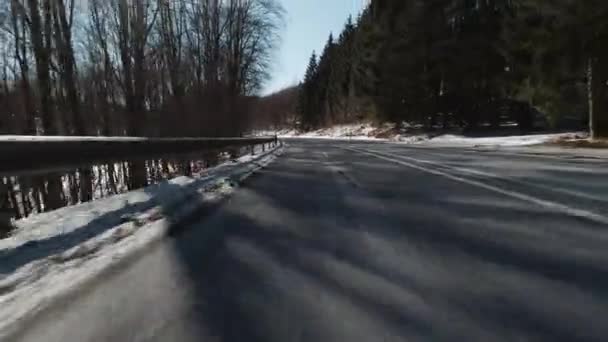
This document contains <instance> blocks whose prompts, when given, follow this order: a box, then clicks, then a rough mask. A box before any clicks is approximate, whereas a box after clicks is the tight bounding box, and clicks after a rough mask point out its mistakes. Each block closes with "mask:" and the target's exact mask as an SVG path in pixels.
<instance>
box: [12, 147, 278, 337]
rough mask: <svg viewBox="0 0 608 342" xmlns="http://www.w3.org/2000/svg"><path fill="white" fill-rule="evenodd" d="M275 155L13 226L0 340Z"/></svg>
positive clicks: (163, 233) (230, 164)
mask: <svg viewBox="0 0 608 342" xmlns="http://www.w3.org/2000/svg"><path fill="white" fill-rule="evenodd" d="M280 153H281V149H276V150H273V151H269V152H267V153H265V154H259V155H257V156H251V155H247V156H244V157H242V158H239V159H238V160H236V161H234V162H228V163H226V164H222V165H220V166H218V167H215V168H213V169H210V170H208V172H206V174H205V175H204V176H202V177H200V178H189V177H179V178H175V179H172V180H170V181H167V182H163V183H161V184H158V185H154V186H150V187H148V188H145V189H141V190H136V191H132V192H128V193H125V194H121V195H116V196H113V197H108V198H105V199H101V200H98V201H94V202H89V203H85V204H81V205H77V206H73V207H66V208H62V209H59V210H57V211H54V212H50V213H45V214H40V215H36V216H33V217H31V218H28V219H25V220H22V221H18V222H16V225H17V227H18V228H17V230H16V231H15V232H14V233H13V235H12V236H11V237H10V238H8V239H4V240H0V340H2V336H6V335H9V334H10V332H11V329H13V328H16V325H17V324H16V323H18V322H19V321H22V320H24V319H26V318H27V317H31V316H33V315H34V314H36V313H37V312H40V311H41V310H43V309H44V308H45V307H47V306H48V305H50V304H51V303H52V302H53V300H54V299H56V298H59V297H62V296H65V295H67V294H69V293H71V292H72V291H73V290H75V289H78V288H79V287H81V286H82V285H83V284H85V283H87V282H88V281H90V280H92V279H94V278H95V277H96V276H98V275H100V274H101V273H102V272H103V271H104V270H106V269H108V268H110V267H112V266H113V265H116V264H118V263H120V262H121V261H123V260H125V259H126V258H128V257H129V256H131V255H133V254H135V253H137V252H138V251H140V250H143V249H145V248H146V247H148V246H150V244H151V243H153V242H155V241H158V240H160V239H162V238H163V237H164V236H166V234H167V232H168V229H169V227H170V226H171V223H172V222H176V221H179V220H180V219H183V218H186V217H188V216H189V215H192V214H193V213H195V212H196V211H197V210H198V209H200V207H201V206H202V205H204V204H211V203H214V202H217V201H219V200H221V199H222V198H224V197H225V196H228V195H229V194H231V193H232V192H233V191H234V187H235V186H236V185H237V184H238V183H239V182H240V181H242V180H243V179H245V178H246V177H247V176H249V175H250V174H251V173H253V172H255V171H256V170H258V169H259V168H262V167H264V166H266V165H268V164H269V163H271V162H272V161H273V160H274V159H275V158H276V157H277V155H278V154H280Z"/></svg>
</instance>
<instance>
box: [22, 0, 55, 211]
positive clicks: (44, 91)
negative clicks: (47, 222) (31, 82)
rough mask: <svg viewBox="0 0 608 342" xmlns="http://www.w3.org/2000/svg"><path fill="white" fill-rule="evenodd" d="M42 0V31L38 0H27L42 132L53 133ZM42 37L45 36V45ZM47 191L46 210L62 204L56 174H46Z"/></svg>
mask: <svg viewBox="0 0 608 342" xmlns="http://www.w3.org/2000/svg"><path fill="white" fill-rule="evenodd" d="M43 1H44V11H45V19H46V25H45V31H46V34H45V35H43V33H42V29H43V27H42V18H41V15H40V6H39V3H38V0H28V5H29V9H30V35H31V40H32V45H33V49H34V59H35V61H36V74H37V80H38V87H39V92H40V102H41V113H42V126H43V129H44V133H45V134H47V135H55V134H57V133H58V131H59V130H58V127H57V120H56V118H55V117H54V111H53V100H52V95H51V76H50V45H51V44H50V42H49V41H48V39H50V33H51V31H52V29H51V27H50V22H49V21H50V0H43ZM43 36H44V37H46V38H47V41H46V45H45V40H44V38H43ZM47 182H48V185H47V191H46V196H45V208H46V209H48V210H53V209H57V208H60V207H62V206H63V200H62V198H61V195H62V192H63V189H62V185H61V179H60V177H59V176H58V175H54V174H53V175H48V176H47Z"/></svg>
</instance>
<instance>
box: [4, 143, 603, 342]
mask: <svg viewBox="0 0 608 342" xmlns="http://www.w3.org/2000/svg"><path fill="white" fill-rule="evenodd" d="M533 152H534V153H530V151H520V150H508V151H504V150H500V151H492V150H483V151H479V150H473V149H448V148H412V147H405V146H398V145H390V144H372V143H349V142H319V141H307V142H306V141H292V142H291V143H290V146H289V147H288V148H287V149H286V152H285V154H284V155H283V156H282V157H281V158H280V159H279V160H277V161H276V162H275V163H274V164H272V165H271V166H270V167H268V168H267V169H265V170H263V171H261V172H260V173H259V174H257V175H255V176H253V177H252V178H251V179H249V180H248V181H247V183H246V184H245V185H244V186H243V187H242V188H241V189H239V190H238V191H237V193H236V194H235V195H234V196H233V197H232V198H231V199H230V200H228V201H227V202H226V203H224V204H223V205H222V206H221V207H219V208H215V209H208V210H203V211H202V212H201V217H200V218H199V219H198V220H196V222H194V223H192V224H191V225H189V226H188V227H180V230H179V231H176V234H175V235H174V236H172V237H170V238H168V239H167V240H166V241H165V242H163V243H161V244H159V245H157V246H155V247H154V248H152V249H151V250H150V251H149V253H147V254H145V255H143V256H141V257H139V258H138V259H137V260H135V261H133V262H132V263H130V264H129V265H127V266H125V267H124V269H122V270H120V271H117V272H114V273H113V274H111V275H109V276H108V277H106V278H105V279H100V280H99V283H98V284H97V285H96V286H94V287H92V288H90V289H86V290H83V291H82V292H81V293H79V294H78V295H76V296H75V297H74V298H71V299H70V300H68V301H65V302H64V303H62V304H61V305H58V306H57V307H55V308H53V309H52V310H50V311H48V312H45V313H44V314H43V315H41V316H40V317H37V318H36V319H35V320H34V321H32V322H29V323H28V324H27V328H26V329H25V330H24V331H23V332H22V333H21V334H20V335H19V336H18V337H15V339H14V340H15V341H47V342H59V341H61V342H71V341H74V342H86V341H185V342H187V341H226V342H243V341H252V342H257V341H277V342H287V341H315V342H317V341H607V340H608V248H607V247H608V182H607V181H606V180H607V179H608V178H607V176H608V160H605V159H604V160H603V159H599V158H598V159H596V158H584V157H580V156H577V155H576V154H572V153H570V154H563V155H560V154H553V153H548V154H545V153H539V151H536V150H535V151H533ZM540 152H542V151H540Z"/></svg>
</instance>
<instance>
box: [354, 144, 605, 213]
mask: <svg viewBox="0 0 608 342" xmlns="http://www.w3.org/2000/svg"><path fill="white" fill-rule="evenodd" d="M366 151H369V152H372V153H378V154H381V155H384V156H385V157H395V158H401V159H407V160H411V161H415V162H417V163H424V164H429V165H433V166H438V167H442V168H444V169H450V170H454V171H458V172H460V173H466V174H470V175H473V176H480V177H485V178H492V179H497V180H503V181H508V182H510V183H514V184H518V185H523V186H528V187H534V188H537V189H541V190H544V191H551V192H557V193H561V194H564V195H568V196H575V197H580V198H584V199H588V200H593V201H600V202H606V199H605V198H599V197H597V196H591V195H589V194H585V193H581V192H578V191H572V190H568V189H562V188H557V187H550V186H546V185H542V184H534V183H530V182H525V181H521V180H518V179H510V178H505V177H502V176H499V175H497V174H495V173H490V172H485V171H479V170H473V169H469V168H465V167H460V166H452V165H448V164H441V163H437V162H432V161H429V160H425V159H416V158H411V157H406V156H403V155H400V154H394V153H387V152H379V151H376V150H366ZM422 153H424V152H422ZM428 155H430V156H435V157H436V156H442V155H445V154H443V153H441V154H431V153H428ZM517 156H520V155H517Z"/></svg>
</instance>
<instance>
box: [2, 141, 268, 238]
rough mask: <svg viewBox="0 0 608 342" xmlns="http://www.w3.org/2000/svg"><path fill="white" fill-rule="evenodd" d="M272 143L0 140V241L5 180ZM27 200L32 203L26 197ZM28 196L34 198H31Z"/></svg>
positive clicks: (8, 214)
mask: <svg viewBox="0 0 608 342" xmlns="http://www.w3.org/2000/svg"><path fill="white" fill-rule="evenodd" d="M277 143H278V139H277V137H276V136H273V137H271V136H267V137H246V138H138V137H52V136H0V235H2V232H3V231H6V230H7V229H8V227H9V226H10V219H11V218H12V217H14V214H13V211H15V210H14V209H15V208H14V205H15V204H13V205H12V206H11V205H10V204H9V202H11V199H10V198H9V197H10V196H9V186H13V187H14V185H13V183H12V182H11V181H10V179H12V178H11V177H13V178H15V177H22V176H23V178H27V177H44V176H38V175H40V174H49V173H57V172H64V171H66V170H70V169H71V170H74V169H77V168H79V167H91V166H93V165H100V164H107V163H120V162H127V161H128V162H132V161H138V160H144V161H145V160H148V161H150V160H158V159H172V160H180V159H186V160H196V159H201V158H197V157H196V155H203V154H210V153H213V152H218V153H219V152H221V151H234V150H240V149H242V148H246V147H250V150H249V151H250V152H253V151H254V148H255V146H256V145H262V149H265V148H266V145H267V144H277ZM110 177H114V176H113V175H111V176H110ZM5 182H6V183H5ZM43 184H44V183H43ZM17 188H19V191H24V189H22V184H19V185H18V186H17ZM42 188H44V185H43V186H42ZM11 189H13V188H11ZM27 191H28V192H29V191H30V190H27ZM28 196H30V198H31V197H32V195H31V194H28ZM33 196H40V194H39V193H35V194H34V195H33ZM22 197H23V196H22ZM12 202H14V201H12ZM17 212H18V209H17Z"/></svg>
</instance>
